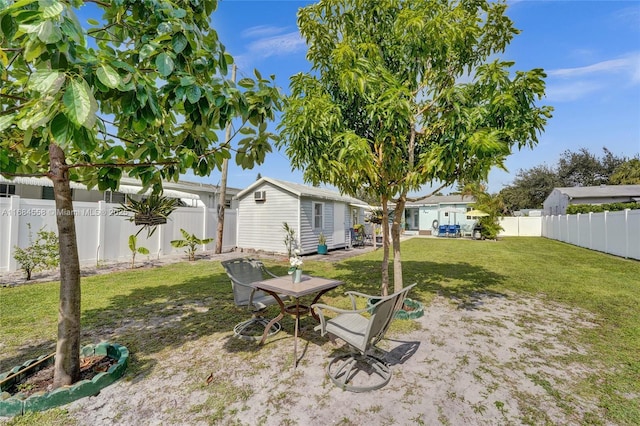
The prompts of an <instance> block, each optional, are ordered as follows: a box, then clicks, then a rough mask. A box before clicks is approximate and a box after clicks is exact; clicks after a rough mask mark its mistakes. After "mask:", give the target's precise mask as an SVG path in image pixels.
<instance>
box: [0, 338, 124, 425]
mask: <svg viewBox="0 0 640 426" xmlns="http://www.w3.org/2000/svg"><path fill="white" fill-rule="evenodd" d="M81 354H82V356H94V355H98V356H99V355H102V356H108V357H109V358H112V359H114V360H117V363H115V364H113V365H112V366H111V367H109V369H108V370H107V371H106V372H101V373H98V374H97V375H96V376H95V377H94V378H93V379H92V380H81V381H79V382H77V383H74V384H73V385H71V386H63V387H60V388H58V389H54V390H53V391H51V392H39V393H36V394H33V395H31V396H29V397H26V398H25V396H24V395H23V394H21V393H17V394H15V395H10V394H9V393H8V392H6V389H9V388H11V387H12V386H13V385H14V384H15V383H19V382H20V381H22V380H23V379H25V378H26V377H27V376H28V375H31V374H34V373H36V372H37V371H39V370H41V369H43V368H45V367H48V366H50V365H51V364H53V362H54V357H51V358H50V359H48V360H47V361H46V362H42V363H41V364H40V365H38V366H37V368H36V367H34V368H33V369H29V371H28V372H27V369H28V367H29V366H31V365H33V364H35V363H37V362H38V361H41V360H43V359H44V358H46V355H43V356H41V357H39V358H37V359H32V360H29V361H27V362H25V363H24V364H22V365H19V366H16V367H13V368H12V369H11V370H9V371H7V372H5V373H2V374H0V381H2V380H3V379H5V378H7V377H9V376H10V375H12V374H15V373H19V372H20V371H23V370H24V371H25V374H18V375H16V376H15V377H13V378H12V379H11V380H9V381H7V382H6V383H4V384H3V385H2V388H0V392H1V393H0V416H5V417H13V416H19V415H22V414H24V413H26V412H31V411H44V410H48V409H50V408H54V407H58V406H60V405H64V404H68V403H70V402H73V401H75V400H78V399H80V398H84V397H87V396H93V395H97V394H98V393H99V392H100V390H102V389H104V388H106V387H107V386H109V385H110V384H111V383H113V382H115V381H116V380H118V379H119V378H120V377H122V375H123V374H124V372H125V370H126V368H127V364H128V361H129V350H128V349H127V348H126V347H124V346H122V345H118V344H117V343H107V342H102V343H98V344H97V345H87V346H85V347H83V348H82V350H81ZM31 370H35V371H31Z"/></svg>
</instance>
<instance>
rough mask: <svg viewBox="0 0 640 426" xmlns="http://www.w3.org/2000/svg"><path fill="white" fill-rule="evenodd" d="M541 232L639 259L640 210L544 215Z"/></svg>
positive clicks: (543, 234)
mask: <svg viewBox="0 0 640 426" xmlns="http://www.w3.org/2000/svg"><path fill="white" fill-rule="evenodd" d="M542 236H543V237H546V238H551V239H554V240H559V241H564V242H567V243H570V244H574V245H577V246H580V247H585V248H588V249H591V250H596V251H601V252H603V253H609V254H613V255H616V256H621V257H627V258H631V259H639V260H640V210H624V211H618V212H603V213H588V214H577V215H561V216H544V217H543V223H542Z"/></svg>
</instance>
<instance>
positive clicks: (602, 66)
mask: <svg viewBox="0 0 640 426" xmlns="http://www.w3.org/2000/svg"><path fill="white" fill-rule="evenodd" d="M639 69H640V53H637V52H636V53H632V54H629V55H626V56H624V57H622V58H618V59H611V60H608V61H602V62H597V63H595V64H591V65H587V66H584V67H577V68H561V69H557V70H551V71H548V72H547V74H548V75H549V76H553V77H561V78H573V77H580V76H588V75H594V74H604V75H606V74H619V73H625V74H628V75H630V76H631V77H632V79H633V80H634V82H636V81H637V76H638V73H639V71H638V70H639Z"/></svg>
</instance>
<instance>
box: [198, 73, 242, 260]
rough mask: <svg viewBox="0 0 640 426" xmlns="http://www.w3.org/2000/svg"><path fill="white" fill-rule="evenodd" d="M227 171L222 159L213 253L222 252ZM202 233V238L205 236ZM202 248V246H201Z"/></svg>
mask: <svg viewBox="0 0 640 426" xmlns="http://www.w3.org/2000/svg"><path fill="white" fill-rule="evenodd" d="M231 80H232V81H233V82H234V83H235V81H236V64H233V66H232V67H231ZM224 140H225V142H226V143H229V141H230V140H231V121H229V122H228V123H227V129H226V131H225V139H224ZM228 172H229V160H228V159H226V158H225V159H224V160H222V177H221V179H220V197H219V199H218V227H217V229H216V249H215V253H216V254H220V253H222V238H223V237H224V204H225V203H226V202H227V173H228ZM206 237H207V236H206V235H203V236H202V238H206ZM203 250H204V246H203Z"/></svg>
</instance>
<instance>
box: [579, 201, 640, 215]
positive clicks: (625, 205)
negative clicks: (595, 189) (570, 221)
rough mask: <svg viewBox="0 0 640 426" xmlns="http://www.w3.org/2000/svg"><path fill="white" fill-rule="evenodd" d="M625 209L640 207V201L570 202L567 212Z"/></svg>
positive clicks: (599, 211) (616, 210)
mask: <svg viewBox="0 0 640 426" xmlns="http://www.w3.org/2000/svg"><path fill="white" fill-rule="evenodd" d="M626 209H630V210H633V209H640V203H635V202H629V203H607V204H572V205H570V206H569V207H567V214H578V213H581V214H584V213H602V212H619V211H622V210H626Z"/></svg>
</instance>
